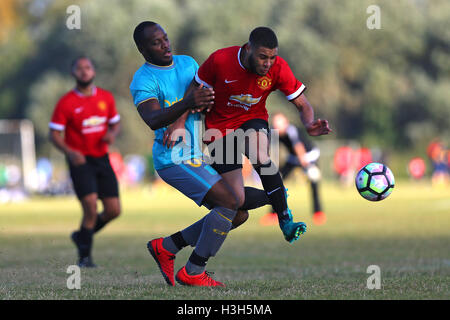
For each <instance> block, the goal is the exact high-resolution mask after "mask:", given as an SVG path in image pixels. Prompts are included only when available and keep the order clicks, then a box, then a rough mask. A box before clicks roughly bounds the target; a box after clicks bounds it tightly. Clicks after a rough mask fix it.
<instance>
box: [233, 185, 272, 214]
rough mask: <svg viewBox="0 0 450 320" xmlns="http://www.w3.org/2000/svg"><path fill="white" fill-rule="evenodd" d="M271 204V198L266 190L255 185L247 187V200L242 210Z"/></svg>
mask: <svg viewBox="0 0 450 320" xmlns="http://www.w3.org/2000/svg"><path fill="white" fill-rule="evenodd" d="M267 204H270V200H269V198H268V197H267V194H266V192H265V191H264V190H261V189H256V188H253V187H245V201H244V204H243V205H242V207H240V208H239V209H240V210H252V209H256V208H259V207H262V206H265V205H267Z"/></svg>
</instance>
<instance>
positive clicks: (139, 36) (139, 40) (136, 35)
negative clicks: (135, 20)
mask: <svg viewBox="0 0 450 320" xmlns="http://www.w3.org/2000/svg"><path fill="white" fill-rule="evenodd" d="M157 25H158V24H157V23H156V22H153V21H143V22H141V23H139V24H138V25H137V26H136V28H134V32H133V39H134V43H136V46H137V47H138V48H139V47H140V46H142V44H143V42H144V40H145V39H144V30H145V28H147V27H154V26H157Z"/></svg>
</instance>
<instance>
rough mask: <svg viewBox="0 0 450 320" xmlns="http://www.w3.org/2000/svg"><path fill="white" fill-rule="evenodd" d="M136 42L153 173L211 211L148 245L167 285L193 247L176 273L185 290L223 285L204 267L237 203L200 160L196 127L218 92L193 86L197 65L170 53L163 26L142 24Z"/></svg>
mask: <svg viewBox="0 0 450 320" xmlns="http://www.w3.org/2000/svg"><path fill="white" fill-rule="evenodd" d="M133 37H134V41H135V43H136V46H137V48H138V50H139V52H140V53H141V54H142V56H143V57H144V58H145V60H146V62H145V63H144V64H143V65H142V66H141V67H140V68H139V69H138V70H137V71H136V73H135V74H134V77H133V80H132V82H131V84H130V91H131V94H132V96H133V100H134V104H135V105H136V107H137V110H138V112H139V115H140V116H141V118H142V119H143V120H144V121H145V123H146V124H147V125H148V126H149V127H150V128H151V129H152V130H154V131H155V141H154V145H153V159H154V165H155V169H156V170H157V172H158V174H159V176H160V177H161V178H162V179H163V180H164V181H165V182H167V183H168V184H170V185H171V186H173V187H175V188H176V189H178V190H179V191H180V192H182V193H183V194H184V195H186V196H187V197H189V198H191V199H192V200H193V201H195V202H196V203H197V205H199V206H201V205H205V206H207V207H208V208H209V209H211V211H210V212H209V213H208V214H207V215H206V216H204V217H203V218H202V219H201V220H199V221H197V222H195V223H194V224H193V225H191V226H189V227H187V228H185V229H184V230H181V231H179V232H176V233H174V234H172V235H171V236H168V237H165V238H159V239H153V240H151V241H149V242H148V244H147V247H148V250H149V251H150V253H151V255H152V256H153V258H154V259H155V261H156V263H157V264H158V266H159V268H160V270H161V273H162V275H163V277H164V279H165V280H166V282H167V283H168V284H169V285H171V286H174V285H175V277H174V270H173V267H174V259H175V254H176V253H177V252H178V251H179V250H181V249H182V248H183V247H186V246H188V245H191V246H192V247H195V249H194V250H193V252H192V254H191V256H190V257H189V260H188V262H187V263H186V265H185V266H183V267H182V268H181V269H180V270H179V271H178V273H177V275H176V279H177V281H178V282H179V283H180V284H183V285H194V286H224V284H223V283H221V282H219V281H215V280H214V279H212V278H211V277H210V276H209V274H208V273H207V272H206V271H205V267H206V263H207V261H208V259H209V258H210V257H212V256H215V254H216V253H217V251H218V250H219V249H220V247H221V245H222V243H223V242H224V240H225V238H226V236H227V234H228V232H229V231H230V229H231V228H232V222H233V220H234V218H235V216H236V212H237V210H238V199H237V197H236V195H235V194H234V192H233V191H232V189H231V188H230V187H229V185H227V184H226V183H225V182H224V180H222V178H221V176H220V175H219V174H218V173H217V172H216V171H215V170H214V169H213V168H212V167H211V166H209V165H208V164H205V163H204V162H203V161H202V153H201V149H200V145H199V140H198V128H197V126H198V125H199V124H200V123H201V122H200V121H201V120H200V114H199V113H198V111H203V110H204V109H205V108H206V109H207V108H210V107H211V106H212V105H213V102H214V91H213V90H212V89H208V88H202V87H194V86H191V82H192V80H193V78H194V75H195V73H196V71H197V69H198V64H197V63H196V62H195V60H194V59H193V58H191V57H189V56H183V55H173V54H172V50H171V47H170V42H169V39H168V37H167V34H166V32H165V31H164V29H163V28H162V27H161V26H160V25H159V24H157V23H154V22H150V21H145V22H142V23H140V24H139V25H138V26H137V27H136V29H135V31H134V34H133ZM177 129H182V130H181V131H180V130H178V132H182V134H181V135H180V139H174V138H173V137H177V135H176V132H177ZM183 135H184V139H183V138H182V137H181V136H183ZM174 140H175V141H174ZM165 144H168V145H169V147H168V146H166V145H165Z"/></svg>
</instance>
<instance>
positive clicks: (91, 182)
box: [67, 154, 119, 199]
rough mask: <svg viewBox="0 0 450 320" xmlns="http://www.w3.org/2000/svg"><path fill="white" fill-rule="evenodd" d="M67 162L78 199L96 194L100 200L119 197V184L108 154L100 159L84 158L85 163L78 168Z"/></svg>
mask: <svg viewBox="0 0 450 320" xmlns="http://www.w3.org/2000/svg"><path fill="white" fill-rule="evenodd" d="M67 162H68V165H69V171H70V177H71V178H72V182H73V188H74V190H75V193H76V195H77V197H78V199H81V198H83V197H84V196H86V195H88V194H90V193H97V194H98V197H99V198H101V199H102V198H109V197H114V198H115V197H118V196H119V184H118V182H117V178H116V174H115V173H114V171H113V168H112V167H111V163H110V162H109V156H108V154H106V155H104V156H102V157H90V156H86V163H84V164H82V165H79V166H74V165H73V164H72V163H70V161H67Z"/></svg>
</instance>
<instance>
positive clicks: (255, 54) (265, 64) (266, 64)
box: [248, 47, 278, 76]
mask: <svg viewBox="0 0 450 320" xmlns="http://www.w3.org/2000/svg"><path fill="white" fill-rule="evenodd" d="M277 55H278V48H274V49H269V48H265V47H258V48H250V51H249V57H248V65H249V67H250V71H251V72H253V73H256V74H257V75H260V76H265V75H266V74H267V73H268V72H269V70H270V68H271V67H272V65H273V64H274V62H275V58H276V57H277Z"/></svg>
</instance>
